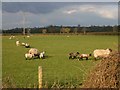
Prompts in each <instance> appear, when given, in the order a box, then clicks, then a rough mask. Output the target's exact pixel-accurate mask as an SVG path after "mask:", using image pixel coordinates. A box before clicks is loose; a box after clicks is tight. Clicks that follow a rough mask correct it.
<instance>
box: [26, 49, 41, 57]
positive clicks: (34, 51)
mask: <svg viewBox="0 0 120 90" xmlns="http://www.w3.org/2000/svg"><path fill="white" fill-rule="evenodd" d="M28 53H29V54H32V56H35V57H36V56H37V57H38V58H40V52H39V50H38V49H36V48H31V49H30V50H29V51H28Z"/></svg>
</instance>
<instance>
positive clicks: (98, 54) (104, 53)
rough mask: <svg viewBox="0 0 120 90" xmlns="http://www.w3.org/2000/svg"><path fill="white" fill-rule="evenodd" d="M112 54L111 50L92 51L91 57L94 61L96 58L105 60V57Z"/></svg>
mask: <svg viewBox="0 0 120 90" xmlns="http://www.w3.org/2000/svg"><path fill="white" fill-rule="evenodd" d="M111 52H112V50H111V49H106V50H105V49H96V50H94V51H93V56H94V58H95V59H97V58H98V57H102V58H105V57H108V56H109V54H110V53H111Z"/></svg>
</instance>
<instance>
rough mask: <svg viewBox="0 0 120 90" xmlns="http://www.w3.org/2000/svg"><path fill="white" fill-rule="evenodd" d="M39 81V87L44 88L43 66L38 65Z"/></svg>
mask: <svg viewBox="0 0 120 90" xmlns="http://www.w3.org/2000/svg"><path fill="white" fill-rule="evenodd" d="M38 83H39V88H42V66H39V67H38Z"/></svg>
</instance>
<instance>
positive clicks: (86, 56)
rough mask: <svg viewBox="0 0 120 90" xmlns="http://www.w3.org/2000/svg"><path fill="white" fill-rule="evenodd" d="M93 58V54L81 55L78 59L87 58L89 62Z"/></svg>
mask: <svg viewBox="0 0 120 90" xmlns="http://www.w3.org/2000/svg"><path fill="white" fill-rule="evenodd" d="M90 56H91V54H79V56H78V59H79V60H80V59H83V58H86V60H88V58H89V57H90Z"/></svg>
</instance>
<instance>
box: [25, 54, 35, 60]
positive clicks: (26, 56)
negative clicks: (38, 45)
mask: <svg viewBox="0 0 120 90" xmlns="http://www.w3.org/2000/svg"><path fill="white" fill-rule="evenodd" d="M32 58H33V55H32V54H30V53H26V54H25V59H26V60H27V59H32Z"/></svg>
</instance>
